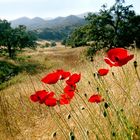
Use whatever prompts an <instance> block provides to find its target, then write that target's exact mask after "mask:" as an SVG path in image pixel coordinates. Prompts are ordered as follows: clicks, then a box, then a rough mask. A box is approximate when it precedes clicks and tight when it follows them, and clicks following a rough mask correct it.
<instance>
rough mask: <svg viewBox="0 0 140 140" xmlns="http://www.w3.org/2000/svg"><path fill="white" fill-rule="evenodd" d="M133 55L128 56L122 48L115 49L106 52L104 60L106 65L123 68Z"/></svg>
mask: <svg viewBox="0 0 140 140" xmlns="http://www.w3.org/2000/svg"><path fill="white" fill-rule="evenodd" d="M133 58H134V55H133V54H132V55H130V54H129V53H128V51H127V50H126V49H124V48H115V49H111V50H109V51H108V52H107V57H106V58H105V59H104V60H105V62H106V63H107V64H109V65H110V67H112V66H123V65H125V64H127V63H128V61H130V60H131V59H133Z"/></svg>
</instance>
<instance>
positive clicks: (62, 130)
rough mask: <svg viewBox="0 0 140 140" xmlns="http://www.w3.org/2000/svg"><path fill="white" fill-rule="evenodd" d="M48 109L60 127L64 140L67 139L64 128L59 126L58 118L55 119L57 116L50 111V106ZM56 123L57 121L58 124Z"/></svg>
mask: <svg viewBox="0 0 140 140" xmlns="http://www.w3.org/2000/svg"><path fill="white" fill-rule="evenodd" d="M48 109H49V112H50V114H51V116H52V118H53V119H54V121H55V122H56V124H57V126H58V127H59V128H60V130H61V132H62V133H63V135H64V137H65V140H67V139H68V136H67V135H66V133H65V131H64V129H63V127H62V126H61V124H60V121H59V119H57V117H55V115H54V114H53V113H52V111H51V108H50V107H48ZM58 123H59V124H58Z"/></svg>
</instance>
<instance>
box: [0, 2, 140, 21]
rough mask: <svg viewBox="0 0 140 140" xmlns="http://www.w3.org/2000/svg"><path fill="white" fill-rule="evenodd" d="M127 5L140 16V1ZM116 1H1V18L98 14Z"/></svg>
mask: <svg viewBox="0 0 140 140" xmlns="http://www.w3.org/2000/svg"><path fill="white" fill-rule="evenodd" d="M125 1H126V5H128V4H133V6H134V10H135V11H136V13H138V14H140V0H125ZM114 2H115V0H0V18H1V19H7V20H12V19H16V18H19V17H23V16H26V17H29V18H33V17H36V16H39V17H42V18H47V17H52V18H54V17H57V16H68V15H70V14H75V15H76V14H81V13H84V12H98V11H99V9H100V8H101V5H103V4H105V3H107V5H108V6H109V7H110V6H111V5H112V4H113V3H114Z"/></svg>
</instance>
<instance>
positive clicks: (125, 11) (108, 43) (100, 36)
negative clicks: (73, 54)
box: [67, 0, 140, 48]
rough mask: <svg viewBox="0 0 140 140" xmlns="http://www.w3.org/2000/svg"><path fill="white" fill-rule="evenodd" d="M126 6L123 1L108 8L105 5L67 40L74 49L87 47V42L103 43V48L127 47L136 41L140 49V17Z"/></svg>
mask: <svg viewBox="0 0 140 140" xmlns="http://www.w3.org/2000/svg"><path fill="white" fill-rule="evenodd" d="M132 8H133V6H132V5H128V6H124V1H123V0H116V3H115V4H114V5H113V6H112V7H110V8H107V5H103V6H102V8H101V10H100V11H99V12H98V13H89V14H88V16H87V17H86V20H87V24H86V25H84V26H82V27H80V28H78V29H76V30H75V31H74V32H73V33H72V34H71V35H70V37H69V38H68V39H67V43H68V44H70V45H72V46H73V47H77V46H81V45H86V44H87V42H90V41H96V42H102V44H103V47H109V48H111V47H113V46H115V47H125V46H129V45H130V44H132V43H133V41H136V44H137V46H138V47H140V15H136V13H135V11H134V10H132Z"/></svg>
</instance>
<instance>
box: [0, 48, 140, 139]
mask: <svg viewBox="0 0 140 140" xmlns="http://www.w3.org/2000/svg"><path fill="white" fill-rule="evenodd" d="M84 53H85V48H75V49H71V48H64V47H57V48H46V49H41V48H38V49H37V50H36V51H31V50H27V51H25V52H24V53H23V54H22V55H23V56H25V55H26V56H31V59H33V60H36V61H38V62H39V63H41V64H43V65H44V66H46V70H45V71H42V72H41V73H38V74H36V75H27V74H26V73H22V74H20V75H19V76H18V77H19V78H20V79H22V80H21V82H20V83H16V84H14V85H11V86H10V87H8V88H6V89H5V90H2V91H0V114H1V115H0V139H2V140H53V139H54V140H63V139H66V140H68V139H70V138H71V137H70V135H69V133H70V132H73V133H74V135H75V139H77V140H79V139H81V140H96V139H97V140H98V139H99V140H104V139H106V140H112V139H114V140H127V139H128V140H131V139H134V140H138V139H140V123H139V117H140V81H139V80H138V77H137V75H136V72H135V69H134V67H133V61H134V60H133V61H131V62H129V63H128V64H127V65H125V66H123V68H113V69H111V71H110V73H109V74H108V75H107V76H105V77H100V78H99V77H98V76H97V75H96V73H97V70H98V68H101V67H102V68H107V67H108V66H107V65H106V64H105V63H104V62H103V57H104V55H105V54H104V52H99V54H97V55H96V56H95V58H94V61H93V62H89V61H87V60H86V59H85V58H84ZM133 53H134V54H135V60H137V62H138V69H139V67H140V66H139V64H140V52H138V51H134V52H133ZM60 68H62V69H65V70H68V71H70V72H76V73H81V74H82V78H81V81H80V82H79V83H78V92H77V93H76V95H75V97H74V99H73V100H72V102H71V104H70V105H65V106H61V107H59V106H56V107H54V108H48V107H46V106H45V105H39V104H38V103H32V102H31V101H30V99H29V97H30V95H31V94H33V93H34V92H35V90H41V89H44V86H45V89H48V87H47V86H46V85H42V83H41V82H40V79H41V77H42V76H44V75H45V74H47V73H49V72H50V71H52V70H55V69H60ZM138 72H139V75H140V71H138ZM112 73H113V74H112ZM94 75H95V77H94ZM50 88H51V89H52V90H54V91H55V92H57V88H58V85H56V86H52V87H50ZM98 90H99V91H98ZM97 92H99V93H100V94H101V95H102V96H103V98H104V99H105V101H104V102H102V103H100V104H91V103H88V98H89V97H90V96H91V95H92V94H93V93H97ZM105 103H107V104H108V105H109V107H108V108H106V107H105V106H104V105H105ZM71 140H72V138H71Z"/></svg>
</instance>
